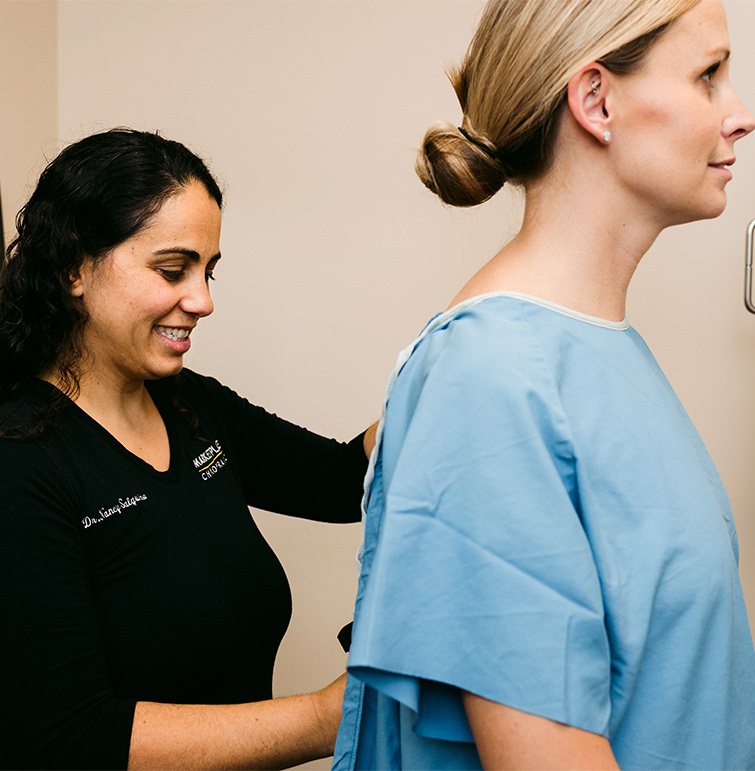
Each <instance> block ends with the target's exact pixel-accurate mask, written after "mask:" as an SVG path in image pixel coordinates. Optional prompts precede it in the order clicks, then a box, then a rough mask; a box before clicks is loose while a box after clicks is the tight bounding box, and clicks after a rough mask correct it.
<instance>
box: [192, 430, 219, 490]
mask: <svg viewBox="0 0 755 771" xmlns="http://www.w3.org/2000/svg"><path fill="white" fill-rule="evenodd" d="M227 461H228V456H227V455H226V454H225V452H224V451H223V448H222V447H221V446H220V442H219V441H218V440H217V439H216V440H215V441H214V442H213V444H211V445H210V446H209V447H208V448H207V449H206V450H205V451H204V452H202V453H200V454H199V455H197V457H196V458H194V460H193V461H192V462H193V463H194V468H195V469H196V470H197V472H198V473H199V474H200V475H201V477H202V479H204V480H205V482H206V481H207V480H208V479H212V477H214V476H215V474H217V473H218V471H220V469H222V468H223V466H225V464H226V463H227Z"/></svg>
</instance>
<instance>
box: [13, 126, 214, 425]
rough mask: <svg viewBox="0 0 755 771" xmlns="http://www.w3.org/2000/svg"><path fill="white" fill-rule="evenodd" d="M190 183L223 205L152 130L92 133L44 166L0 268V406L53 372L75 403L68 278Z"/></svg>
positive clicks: (187, 155)
mask: <svg viewBox="0 0 755 771" xmlns="http://www.w3.org/2000/svg"><path fill="white" fill-rule="evenodd" d="M192 181H198V182H200V183H202V185H204V187H205V188H206V189H207V192H208V193H209V194H210V196H211V197H212V198H214V199H215V201H217V203H218V206H219V207H222V203H223V194H222V193H221V191H220V188H219V187H218V184H217V182H216V181H215V179H214V178H213V176H212V174H211V173H210V171H209V170H208V168H207V166H206V165H205V163H204V162H203V161H202V160H201V159H200V158H199V157H198V156H197V155H195V154H194V153H193V152H191V151H190V150H189V149H188V148H186V147H185V146H184V145H182V144H181V143H180V142H175V141H172V140H170V139H165V138H164V137H162V136H160V135H159V134H158V133H156V132H155V133H152V132H146V131H135V130H133V129H128V128H117V129H112V130H110V131H104V132H101V133H97V134H92V135H91V136H88V137H86V138H84V139H82V140H80V141H78V142H76V143H75V144H72V145H69V146H68V147H66V148H65V149H64V150H63V151H62V152H61V153H60V154H59V155H58V156H57V157H56V158H55V159H54V160H53V161H52V162H51V163H50V164H49V165H48V166H47V168H46V169H45V170H44V171H43V172H42V174H41V176H40V178H39V182H38V183H37V187H36V189H35V190H34V192H33V193H32V196H31V198H30V199H29V201H28V203H27V204H26V205H25V206H24V207H23V208H22V209H21V211H20V212H19V213H18V216H17V217H16V229H17V232H18V235H17V237H16V238H15V239H14V240H13V241H12V242H11V243H10V244H9V246H8V249H7V251H6V253H5V255H4V256H3V260H2V264H1V265H0V401H4V400H6V399H8V398H9V397H10V396H12V395H13V394H14V393H16V392H17V391H18V390H19V389H20V388H21V387H22V386H23V385H24V383H26V382H28V381H30V380H31V379H32V378H34V377H35V376H37V375H39V374H41V373H43V372H46V371H49V370H51V369H53V368H54V369H55V371H56V372H57V373H58V376H59V378H60V381H59V385H60V388H61V391H62V393H65V394H66V395H67V396H69V397H71V398H75V396H76V394H77V393H78V388H79V375H80V372H79V365H80V362H81V359H82V353H83V351H82V345H83V336H82V333H83V330H84V326H85V325H86V321H87V315H86V311H85V310H84V307H83V304H82V303H81V302H80V301H79V299H78V298H76V297H73V296H72V295H71V293H70V285H71V276H72V275H76V274H77V273H78V271H79V269H80V268H81V266H82V264H83V263H84V261H85V260H97V259H101V258H102V257H104V256H106V255H107V254H108V253H109V252H110V251H111V250H112V249H113V248H114V247H116V246H118V244H120V243H122V242H123V241H125V240H126V239H128V238H130V237H131V236H133V235H134V234H136V233H137V232H139V231H140V230H141V229H142V228H144V227H145V225H147V223H148V222H149V221H150V219H151V218H152V217H153V216H154V215H155V214H156V213H157V211H158V210H159V209H160V207H161V206H162V204H163V203H164V202H165V200H166V199H168V198H170V197H171V196H172V195H174V194H176V193H177V192H178V191H179V190H180V189H181V188H182V187H184V186H186V185H187V184H188V183H190V182H192ZM61 396H62V394H61ZM59 401H60V400H59ZM55 407H56V405H54V404H51V405H50V408H49V409H48V410H46V413H45V414H44V415H43V416H40V419H39V420H38V421H37V423H38V425H37V426H36V428H35V430H42V429H43V428H44V426H45V425H46V424H47V423H49V420H50V418H51V416H52V414H53V412H54V409H55Z"/></svg>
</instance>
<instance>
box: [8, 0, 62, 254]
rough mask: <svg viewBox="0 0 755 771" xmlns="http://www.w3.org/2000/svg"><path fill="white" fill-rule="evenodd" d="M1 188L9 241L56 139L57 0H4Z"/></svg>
mask: <svg viewBox="0 0 755 771" xmlns="http://www.w3.org/2000/svg"><path fill="white" fill-rule="evenodd" d="M0 31H1V32H2V35H3V43H2V45H0V73H2V81H1V82H0V105H2V115H3V119H2V120H1V121H0V187H1V188H2V199H3V224H4V227H5V238H6V243H7V242H8V241H9V240H10V238H11V237H12V236H13V232H14V229H13V220H14V216H15V212H16V211H18V209H19V208H20V207H21V206H22V205H23V203H24V201H25V200H26V198H27V196H28V194H29V192H30V190H29V185H33V184H34V181H35V180H36V177H37V176H38V174H39V172H40V171H41V166H40V164H42V154H43V153H45V152H47V151H48V149H49V148H50V147H51V144H52V147H53V148H54V146H55V145H54V143H55V139H56V137H57V118H58V116H57V106H58V93H57V88H58V82H57V58H58V56H57V53H58V51H57V48H58V30H57V2H54V0H0Z"/></svg>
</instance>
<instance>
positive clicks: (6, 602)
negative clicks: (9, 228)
mask: <svg viewBox="0 0 755 771" xmlns="http://www.w3.org/2000/svg"><path fill="white" fill-rule="evenodd" d="M221 204H222V195H221V192H220V190H219V189H218V186H217V184H216V182H215V180H214V179H213V178H212V176H211V174H210V173H209V171H208V170H207V168H206V167H205V165H204V163H203V162H202V161H201V160H200V159H199V158H197V157H196V156H195V155H194V154H193V153H191V152H190V151H189V150H187V149H186V148H185V147H184V146H183V145H181V144H179V143H177V142H172V141H169V140H166V139H163V138H162V137H160V136H158V135H157V134H152V133H145V132H137V131H131V130H126V129H117V130H114V131H109V132H104V133H101V134H95V135H93V136H90V137H88V138H86V139H84V140H82V141H80V142H78V143H76V144H74V145H72V146H70V147H68V148H67V149H65V150H64V151H63V152H62V153H61V154H60V155H59V156H58V157H57V158H56V159H55V160H54V161H53V162H52V163H51V164H50V165H49V166H48V167H47V169H46V170H45V171H44V172H43V174H42V176H41V177H40V180H39V183H38V186H37V189H36V190H35V192H34V193H33V195H32V197H31V199H30V200H29V202H28V203H27V205H26V206H25V207H24V208H23V209H22V210H21V212H20V213H19V216H18V221H17V227H18V237H17V238H16V239H15V240H14V241H13V243H12V244H11V245H10V247H9V249H8V254H7V257H6V258H5V260H4V262H3V265H2V270H1V272H0V464H1V466H2V469H3V472H2V474H3V476H2V487H3V493H2V497H0V597H1V598H2V605H1V607H2V612H3V619H4V621H3V624H2V626H0V655H1V656H2V661H3V663H4V667H5V675H4V677H3V688H2V697H1V698H0V758H1V760H2V763H0V766H2V768H125V767H127V766H128V767H129V768H169V767H182V768H189V767H198V768H212V767H258V768H273V767H284V766H288V765H292V764H296V763H301V762H304V761H305V760H309V759H312V758H316V757H323V756H326V755H328V754H330V753H332V747H333V742H334V739H335V732H336V727H337V724H338V720H339V717H340V700H341V695H342V691H343V682H342V680H341V679H340V678H339V680H337V681H336V682H335V683H333V684H331V685H330V686H328V687H327V688H325V689H323V690H322V691H319V692H317V693H315V694H309V695H306V696H301V697H292V698H283V699H272V693H271V681H272V668H273V662H274V658H275V654H276V651H277V649H278V645H279V643H280V640H281V638H282V636H283V634H284V632H285V630H286V627H287V625H288V621H289V618H290V614H291V600H290V594H289V589H288V584H287V581H286V577H285V574H284V572H283V569H282V567H281V566H280V564H279V562H278V561H277V559H276V557H275V555H274V554H273V552H272V550H271V549H270V547H269V546H268V545H267V544H266V542H265V540H264V538H263V537H262V535H261V534H260V532H259V530H258V529H257V527H256V525H255V523H254V520H253V519H252V517H251V516H250V515H249V511H248V508H247V507H248V506H255V507H258V508H265V509H269V510H272V511H277V512H281V513H284V514H290V515H293V516H299V517H305V518H308V519H316V520H320V521H328V522H351V521H355V520H356V519H358V517H359V498H360V494H361V481H362V476H363V473H364V470H365V466H366V459H365V450H367V449H369V445H370V441H371V440H370V439H369V438H368V435H363V436H360V437H357V438H356V439H355V440H353V441H352V442H350V443H349V444H341V443H338V442H335V441H333V440H328V439H324V438H322V437H319V436H317V435H315V434H312V433H310V432H308V431H306V430H305V429H302V428H298V427H296V426H293V425H292V424H290V423H287V422H285V421H284V420H281V419H280V418H277V417H276V416H274V415H271V414H269V413H266V412H265V411H264V410H262V409H260V408H259V407H255V406H253V405H251V404H249V403H248V402H247V401H245V400H244V399H243V398H241V397H240V396H238V395H236V394H235V393H234V392H233V391H231V390H230V389H228V388H226V387H224V386H222V385H221V384H219V383H218V382H217V381H215V380H212V379H210V378H206V377H202V376H200V375H197V374H195V373H193V372H189V371H182V359H183V354H184V353H186V351H187V350H188V349H189V346H190V334H191V331H192V330H193V329H194V327H195V326H196V324H197V322H198V321H199V319H201V318H203V317H204V316H207V315H209V314H210V313H211V312H212V309H213V306H212V300H211V299H210V294H209V291H208V284H209V281H210V280H211V279H212V274H213V271H214V270H215V268H216V265H217V263H218V260H219V259H220V252H219V236H220V207H221Z"/></svg>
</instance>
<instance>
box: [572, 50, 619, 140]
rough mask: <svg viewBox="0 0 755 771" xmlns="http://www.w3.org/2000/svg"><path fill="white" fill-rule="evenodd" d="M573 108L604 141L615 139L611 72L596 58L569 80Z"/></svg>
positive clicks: (579, 120)
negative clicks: (596, 61) (612, 129)
mask: <svg viewBox="0 0 755 771" xmlns="http://www.w3.org/2000/svg"><path fill="white" fill-rule="evenodd" d="M568 96H569V109H570V110H571V113H572V115H573V116H574V119H575V120H576V121H577V123H579V125H580V126H582V128H583V129H584V130H585V131H587V133H588V134H591V135H592V136H594V137H595V139H597V140H598V142H600V143H601V144H604V145H605V144H608V143H609V142H610V141H611V115H610V110H609V102H610V99H611V82H610V74H609V73H608V71H607V70H606V69H605V68H604V67H602V66H601V65H600V64H597V63H595V62H593V63H592V64H588V65H587V66H586V67H583V68H582V69H581V70H580V71H579V72H578V73H577V74H576V75H574V76H573V77H572V79H571V80H570V81H569V91H568Z"/></svg>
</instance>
